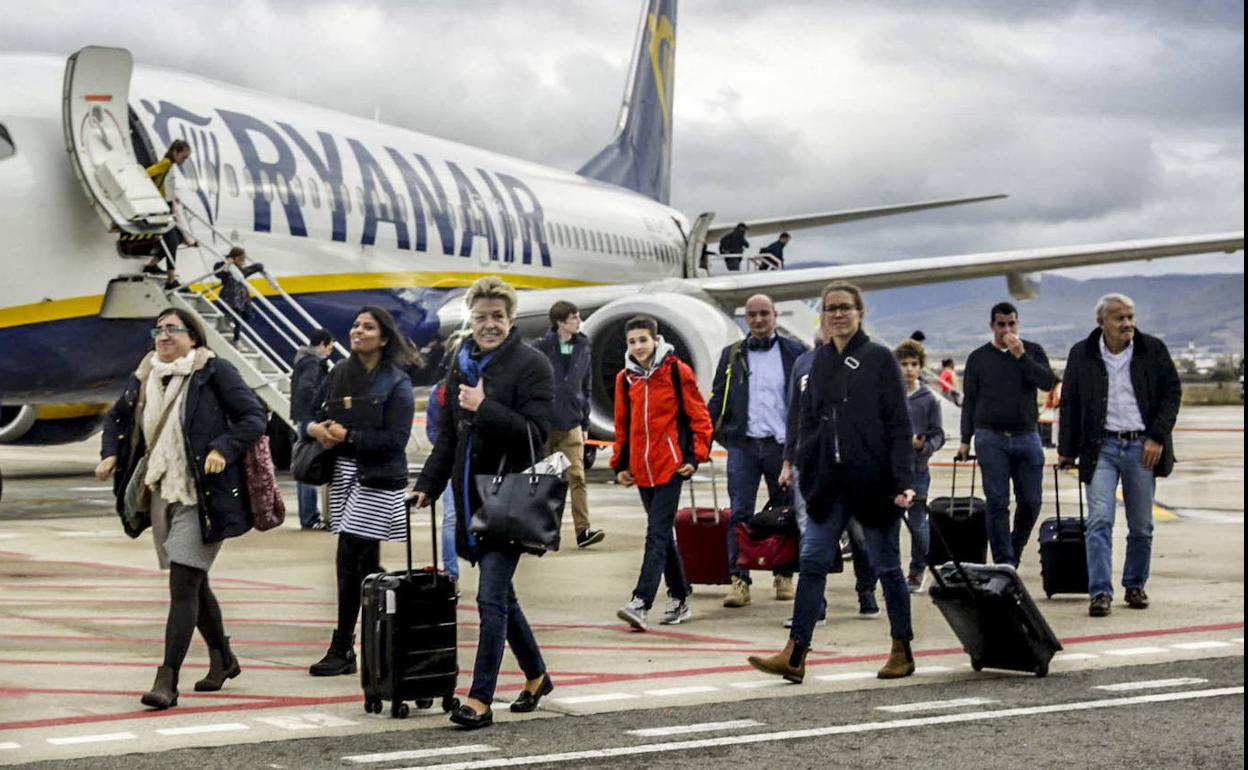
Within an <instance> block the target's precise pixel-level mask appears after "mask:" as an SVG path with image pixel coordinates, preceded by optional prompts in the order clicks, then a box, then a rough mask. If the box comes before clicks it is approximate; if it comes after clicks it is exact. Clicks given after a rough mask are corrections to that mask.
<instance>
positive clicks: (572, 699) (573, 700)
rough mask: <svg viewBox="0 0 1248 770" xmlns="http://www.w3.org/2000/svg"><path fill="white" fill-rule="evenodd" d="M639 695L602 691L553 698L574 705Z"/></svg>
mask: <svg viewBox="0 0 1248 770" xmlns="http://www.w3.org/2000/svg"><path fill="white" fill-rule="evenodd" d="M637 697H639V696H637V695H633V694H631V693H627V692H604V693H599V694H597V695H572V696H569V697H567V698H554V700H555V701H556V702H558V703H566V704H567V705H569V706H575V705H578V704H581V703H607V702H608V701H613V700H631V699H632V698H637Z"/></svg>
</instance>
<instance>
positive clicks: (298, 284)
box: [0, 272, 602, 329]
mask: <svg viewBox="0 0 1248 770" xmlns="http://www.w3.org/2000/svg"><path fill="white" fill-rule="evenodd" d="M486 275H497V276H500V277H501V278H503V279H504V280H506V281H507V282H508V283H509V284H511V285H512V286H514V287H515V288H517V289H561V288H566V287H570V286H596V285H600V284H601V283H602V282H601V281H579V280H574V279H570V278H554V277H548V276H542V275H522V274H514V275H509V274H507V273H498V272H492V273H468V272H463V273H443V272H428V273H423V272H399V273H339V274H330V275H292V276H286V277H284V278H281V279H279V280H278V283H279V284H281V286H282V288H283V289H285V290H286V291H287V292H289V293H291V294H316V293H320V292H335V291H364V290H369V289H455V288H462V287H466V286H469V285H470V284H471V283H472V282H473V281H475V280H477V279H478V278H481V277H482V276H486ZM251 285H252V286H254V287H255V288H256V290H257V291H259V292H260V293H261V294H264V295H267V296H272V295H274V294H276V293H277V292H275V291H274V290H273V288H272V287H271V286H269V283H268V281H266V280H264V279H263V278H253V279H251ZM103 303H104V295H103V294H95V295H91V296H88V297H73V298H70V299H56V300H46V301H44V302H35V303H33V304H30V305H15V306H13V307H6V308H0V329H4V328H8V327H12V326H26V325H30V324H38V323H48V322H50V321H64V320H67V319H70V318H83V317H86V316H93V315H98V314H99V312H100V307H101V306H102V305H103Z"/></svg>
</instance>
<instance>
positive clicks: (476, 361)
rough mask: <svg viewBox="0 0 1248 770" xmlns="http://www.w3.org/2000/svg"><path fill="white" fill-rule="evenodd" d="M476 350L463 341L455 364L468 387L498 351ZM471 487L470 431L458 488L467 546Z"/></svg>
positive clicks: (473, 543)
mask: <svg viewBox="0 0 1248 770" xmlns="http://www.w3.org/2000/svg"><path fill="white" fill-rule="evenodd" d="M476 351H477V342H476V340H474V339H472V338H468V339H466V340H464V341H463V343H462V344H461V345H460V346H459V356H458V360H457V361H456V365H457V367H458V368H459V371H460V374H462V375H463V384H466V385H467V386H468V387H470V388H471V387H475V386H476V384H477V383H478V382H480V381H481V375H482V374H484V373H485V369H486V367H487V366H489V365H490V364H491V363H493V361H494V356H495V354H496V353H498V348H495V349H494V350H491V351H490V352H489V353H486V354H485V355H483V356H481V357H479V358H477V357H474V356H473V355H472V354H473V353H475V352H476ZM471 488H472V433H469V434H468V440H467V441H465V442H464V484H463V488H462V489H461V490H460V498H461V499H462V501H463V504H462V505H460V507H459V511H460V513H459V515H460V518H462V519H463V526H464V533H465V534H466V535H467V540H468V547H469V548H476V547H477V538H476V535H473V534H472V532H471V531H470V530H469V529H468V525H469V524H471V523H472V507H471V506H472V504H471V500H472V497H471V495H470V494H469V490H470V489H471Z"/></svg>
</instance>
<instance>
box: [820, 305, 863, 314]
mask: <svg viewBox="0 0 1248 770" xmlns="http://www.w3.org/2000/svg"><path fill="white" fill-rule="evenodd" d="M857 309H858V306H857V305H824V306H823V312H825V313H827V314H828V315H849V314H850V313H852V312H854V311H855V310H857Z"/></svg>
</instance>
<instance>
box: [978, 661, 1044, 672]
mask: <svg viewBox="0 0 1248 770" xmlns="http://www.w3.org/2000/svg"><path fill="white" fill-rule="evenodd" d="M971 668H973V669H975V670H976V671H983V670H984V662H983V661H982V660H980V659H979V658H971ZM1041 676H1044V675H1043V674H1041Z"/></svg>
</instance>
